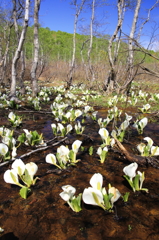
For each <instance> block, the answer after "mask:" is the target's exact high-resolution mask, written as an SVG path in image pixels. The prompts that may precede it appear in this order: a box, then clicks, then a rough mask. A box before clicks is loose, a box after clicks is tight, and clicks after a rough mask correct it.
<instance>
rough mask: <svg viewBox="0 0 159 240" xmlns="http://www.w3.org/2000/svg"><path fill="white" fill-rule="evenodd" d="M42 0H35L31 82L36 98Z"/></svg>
mask: <svg viewBox="0 0 159 240" xmlns="http://www.w3.org/2000/svg"><path fill="white" fill-rule="evenodd" d="M40 3H41V0H35V5H34V57H33V63H32V68H31V80H32V94H33V96H34V97H35V96H36V95H37V93H38V81H37V74H36V73H37V68H38V61H39V37H38V29H39V10H40Z"/></svg>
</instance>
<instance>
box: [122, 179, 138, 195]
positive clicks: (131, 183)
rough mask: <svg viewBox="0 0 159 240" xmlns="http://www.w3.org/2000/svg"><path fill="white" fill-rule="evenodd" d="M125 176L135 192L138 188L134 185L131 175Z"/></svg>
mask: <svg viewBox="0 0 159 240" xmlns="http://www.w3.org/2000/svg"><path fill="white" fill-rule="evenodd" d="M123 177H124V178H125V179H126V180H127V181H128V183H129V185H130V186H131V187H132V189H133V191H134V192H135V190H136V189H135V187H134V184H133V182H132V181H131V180H130V178H129V176H127V175H124V176H123Z"/></svg>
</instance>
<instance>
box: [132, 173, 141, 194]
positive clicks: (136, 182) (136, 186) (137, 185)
mask: <svg viewBox="0 0 159 240" xmlns="http://www.w3.org/2000/svg"><path fill="white" fill-rule="evenodd" d="M139 180H140V175H139V174H137V175H136V176H135V178H134V180H133V185H134V187H135V190H136V191H139V190H140V187H139Z"/></svg>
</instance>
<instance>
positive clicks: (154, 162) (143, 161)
mask: <svg viewBox="0 0 159 240" xmlns="http://www.w3.org/2000/svg"><path fill="white" fill-rule="evenodd" d="M115 142H116V147H117V149H118V150H119V151H120V153H122V154H123V155H124V156H125V157H126V159H127V160H129V161H130V162H136V163H138V164H139V165H142V166H143V165H145V166H146V165H151V166H152V167H154V168H159V160H158V159H156V158H153V157H143V156H138V155H135V154H133V153H130V152H128V151H127V150H126V148H125V147H124V146H123V145H122V144H121V142H119V141H118V139H115Z"/></svg>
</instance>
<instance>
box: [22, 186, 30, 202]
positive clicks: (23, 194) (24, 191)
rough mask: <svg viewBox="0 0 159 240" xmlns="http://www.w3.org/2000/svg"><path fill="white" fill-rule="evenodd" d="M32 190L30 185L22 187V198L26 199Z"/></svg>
mask: <svg viewBox="0 0 159 240" xmlns="http://www.w3.org/2000/svg"><path fill="white" fill-rule="evenodd" d="M30 192H31V189H30V188H28V187H22V188H21V189H20V191H19V194H20V196H21V197H22V198H24V199H26V198H27V196H28V194H29V193H30Z"/></svg>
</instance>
